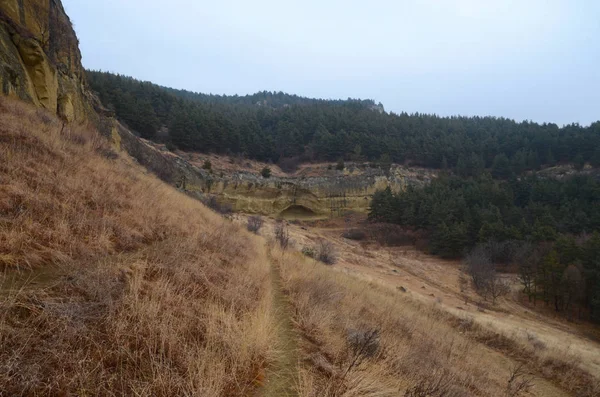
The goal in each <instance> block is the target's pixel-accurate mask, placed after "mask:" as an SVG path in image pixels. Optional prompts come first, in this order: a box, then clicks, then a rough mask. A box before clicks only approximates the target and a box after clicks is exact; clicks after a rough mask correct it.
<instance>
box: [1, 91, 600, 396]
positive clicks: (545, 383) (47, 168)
mask: <svg viewBox="0 0 600 397" xmlns="http://www.w3.org/2000/svg"><path fill="white" fill-rule="evenodd" d="M0 112H1V113H2V116H3V117H2V118H0V131H1V134H0V137H1V139H2V145H1V146H0V159H1V160H2V163H1V164H2V167H1V168H0V178H1V180H2V190H1V191H0V197H2V201H0V203H1V212H0V213H1V214H2V218H1V221H2V223H1V224H0V225H1V228H0V252H1V253H2V255H1V256H0V260H1V264H2V283H1V287H0V307H1V309H2V310H0V313H1V314H0V340H1V341H2V344H1V345H0V346H1V347H0V363H1V364H0V390H3V391H6V392H7V393H8V394H9V395H55V394H77V395H106V396H112V395H115V396H116V395H132V396H133V395H137V396H140V395H141V396H151V395H152V396H172V395H202V396H204V395H206V396H248V395H266V396H280V395H284V394H283V393H289V394H288V395H298V396H306V397H308V396H314V395H319V396H321V395H322V396H402V395H404V396H412V397H414V396H421V395H423V394H419V393H424V391H428V393H429V395H432V396H439V397H441V396H447V395H456V396H466V395H478V396H498V395H502V394H507V395H511V396H518V395H533V396H568V395H572V396H589V397H591V396H594V395H596V392H597V391H598V390H600V385H599V384H598V378H599V376H600V374H598V373H597V372H595V371H596V370H595V368H596V365H597V364H594V361H593V356H592V357H591V358H590V357H588V356H585V361H582V362H581V364H580V361H579V360H580V358H578V356H577V354H579V353H578V352H579V350H577V351H574V352H569V353H568V354H566V353H565V352H564V350H561V349H557V350H555V349H554V348H553V349H546V348H545V347H543V348H539V347H536V346H538V344H540V343H542V342H540V343H538V344H533V345H532V342H531V341H529V340H528V339H525V340H523V339H521V336H519V338H520V339H518V340H517V341H512V339H511V338H512V336H511V335H512V334H511V330H515V331H516V330H517V329H518V328H511V327H515V326H514V325H510V324H512V323H502V324H503V325H504V326H507V327H508V330H503V331H502V332H503V333H502V334H497V333H496V332H497V331H493V330H492V331H490V330H489V328H488V327H487V326H485V323H482V324H481V325H480V324H479V322H477V323H473V320H471V319H470V317H469V316H466V317H463V316H462V315H459V316H457V315H455V314H453V313H452V312H449V309H448V307H446V306H441V305H440V303H438V301H436V300H435V299H433V300H430V299H429V298H426V299H425V300H423V299H422V298H421V297H420V293H419V294H407V293H406V292H405V291H406V288H405V287H404V286H406V287H409V286H410V287H409V288H411V287H412V288H418V285H421V283H424V285H425V284H426V285H428V286H431V288H434V287H435V286H439V284H437V283H436V282H435V281H434V280H435V278H436V277H438V275H436V274H435V273H431V272H429V271H428V270H427V268H426V267H423V265H421V264H419V263H418V262H414V263H413V265H412V266H416V267H415V268H413V269H412V272H413V273H410V274H411V276H410V277H411V278H412V277H414V281H413V282H410V283H409V282H408V280H406V281H402V284H401V285H404V286H402V288H400V286H401V285H398V284H396V282H397V281H394V283H393V284H391V285H390V284H385V283H384V284H380V281H374V280H378V277H380V276H379V275H380V274H383V273H386V274H387V273H388V272H391V273H390V274H392V276H391V277H395V273H394V272H393V271H392V270H391V268H390V267H389V266H390V265H389V264H387V262H385V261H383V262H382V261H381V260H382V259H381V258H382V257H381V255H382V252H385V251H379V249H378V248H377V245H364V246H362V247H361V245H360V244H352V243H350V245H348V244H349V243H348V242H347V240H345V239H340V238H338V237H336V236H337V235H338V233H339V231H336V230H335V229H331V230H330V231H328V229H326V228H325V229H319V227H318V225H313V224H306V226H302V227H300V226H289V233H290V236H291V238H292V241H291V242H290V244H289V245H288V244H286V248H287V249H282V248H279V245H280V244H279V243H278V241H280V240H279V238H276V235H277V230H279V226H277V224H276V223H274V222H273V221H268V222H267V225H266V226H264V227H263V229H262V230H259V234H261V235H262V236H264V238H263V237H256V236H252V235H250V234H248V233H246V232H245V231H242V230H241V228H240V227H239V226H236V223H235V222H231V221H229V220H226V219H224V218H222V217H220V216H218V215H216V214H214V213H212V212H211V211H210V210H208V209H207V208H206V207H204V206H203V205H202V204H201V203H200V202H198V201H197V200H194V199H192V198H189V197H188V196H186V195H185V194H183V193H182V192H180V191H177V190H175V189H173V188H172V187H169V186H168V185H166V184H164V183H163V182H161V181H159V180H158V179H156V178H155V177H154V176H152V175H151V174H148V173H147V172H146V171H145V170H144V169H143V168H141V167H140V166H139V165H137V164H136V163H135V162H133V161H132V160H131V158H129V157H128V155H127V154H125V153H118V152H116V151H115V150H114V149H113V148H112V147H111V146H110V144H109V143H108V142H107V140H106V139H105V138H103V137H101V136H100V135H98V133H97V132H95V131H94V130H93V129H90V128H84V127H75V126H64V125H63V124H62V123H61V122H60V121H59V120H58V119H56V118H55V117H54V116H52V115H50V114H48V113H46V112H45V111H41V110H39V109H36V108H34V107H31V106H30V105H25V104H22V103H19V102H15V101H13V100H7V99H4V98H1V99H0ZM241 220H242V221H244V222H245V220H244V219H243V218H242V219H241ZM340 221H342V222H343V220H340ZM313 228H314V229H313ZM322 238H326V239H328V240H330V241H332V242H333V243H334V244H335V247H336V250H339V251H338V252H340V254H341V257H340V264H339V267H338V266H334V267H326V266H324V265H322V264H319V263H318V262H315V261H313V260H312V259H308V258H305V257H303V256H302V255H300V254H299V253H298V252H297V251H296V250H300V249H302V248H303V247H307V246H308V247H310V246H311V244H313V243H314V242H318V241H320V240H319V239H322ZM265 242H266V246H265ZM390 255H391V252H390ZM397 255H403V254H402V251H401V250H400V251H397ZM384 256H385V254H384ZM356 265H357V266H356ZM349 266H350V268H349ZM403 266H404V265H403ZM409 267H410V266H409ZM349 269H350V270H351V272H350V274H346V273H348V271H349ZM377 269H379V270H377ZM382 269H385V270H383V273H381V270H382ZM419 269H420V270H419ZM421 270H423V271H425V273H424V274H423V275H419V274H418V273H414V272H419V271H421ZM454 271H455V270H454V269H453V270H450V269H448V271H447V272H454ZM444 273H446V271H444V272H441V273H439V274H440V275H443V274H444ZM413 275H414V276H413ZM374 276H376V278H375V279H374V278H373V277H374ZM432 277H433V279H432ZM402 280H405V279H404V278H403V279H402ZM435 288H442V287H441V286H439V287H435ZM452 290H454V288H452ZM441 291H447V290H445V289H441ZM426 293H427V294H429V293H431V291H429V290H428V291H427V292H426ZM453 293H454V294H457V295H456V296H455V297H454V298H452V299H461V298H460V295H458V292H453ZM436 294H437V292H436ZM448 299H450V298H448ZM471 299H473V301H471V302H474V300H475V299H477V298H476V295H474V294H471V295H470V298H469V300H471ZM450 302H453V301H452V300H449V304H452V303H450ZM481 305H484V304H483V303H481ZM484 307H486V309H484ZM473 310H475V309H474V308H473ZM481 310H482V311H488V310H489V311H490V313H502V311H499V312H496V309H495V308H494V307H493V306H489V304H486V306H482V308H481ZM510 310H519V309H514V308H513V309H510ZM476 313H477V311H476ZM493 315H494V316H496V315H497V314H493ZM482 318H485V317H482ZM528 318H529V317H528ZM477 321H481V320H479V319H478V320H477ZM530 321H533V320H530ZM536 321H537V322H536ZM539 321H540V320H539V319H538V320H535V321H534V322H533V323H531V328H530V331H529V333H530V334H532V335H539V336H532V337H531V338H537V337H539V338H541V339H542V340H546V339H545V338H546V331H543V328H542V325H541V324H542V323H540V322H539ZM538 327H539V329H538ZM519 332H522V331H519ZM538 332H539V333H538ZM565 332H567V334H568V335H570V332H575V331H565ZM369 335H371V336H369ZM502 335H504V336H502ZM519 335H521V333H519ZM528 335H529V334H528ZM548 335H550V334H548ZM552 335H554V334H552ZM365 338H366V339H365ZM572 338H575V337H574V336H573V337H572ZM533 340H534V341H535V339H533ZM573 340H577V343H581V344H582V347H581V348H582V349H583V350H585V349H586V346H587V349H596V348H597V344H596V343H595V342H592V341H591V340H589V339H580V338H577V339H573ZM536 343H537V342H536ZM521 344H524V346H527V350H526V351H525V352H523V351H521V350H519V346H521ZM544 346H545V345H544ZM578 346H579V345H578ZM578 349H579V347H578ZM590 360H591V361H590ZM519 363H522V364H523V365H522V366H520V365H518V364H519ZM432 374H433V375H432ZM511 379H512V380H511ZM520 385H522V387H523V388H521V386H520ZM525 391H527V393H525ZM449 393H450V394H449ZM426 395H427V394H426Z"/></svg>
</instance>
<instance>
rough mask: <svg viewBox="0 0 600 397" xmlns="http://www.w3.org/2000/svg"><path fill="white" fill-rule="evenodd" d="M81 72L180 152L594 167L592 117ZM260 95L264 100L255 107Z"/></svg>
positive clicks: (136, 123)
mask: <svg viewBox="0 0 600 397" xmlns="http://www.w3.org/2000/svg"><path fill="white" fill-rule="evenodd" d="M88 78H89V81H90V84H91V86H92V88H93V89H94V90H95V91H96V92H98V94H99V96H100V98H101V99H102V101H103V103H104V104H105V105H107V106H111V107H113V108H114V109H115V111H116V114H117V117H119V119H121V120H122V121H124V122H125V123H127V124H128V125H129V126H130V127H131V128H132V129H134V130H136V131H137V132H138V133H140V134H141V135H142V136H144V137H146V138H149V139H157V136H158V139H161V140H167V141H170V142H171V143H172V144H173V145H174V146H176V147H178V148H180V149H184V150H191V151H200V152H216V153H237V154H245V155H246V156H248V157H250V158H253V159H257V160H263V161H269V160H270V161H273V162H280V161H283V160H285V159H290V158H293V159H295V160H296V161H297V162H307V161H315V160H317V161H318V160H326V161H336V160H338V159H339V158H344V159H346V160H356V161H360V160H370V161H383V162H386V161H387V162H389V161H393V162H395V163H400V164H402V163H408V164H413V165H420V166H425V167H430V168H450V169H454V170H455V171H456V172H457V173H459V174H461V175H465V176H469V175H470V174H471V173H477V172H479V171H480V170H483V169H485V168H487V169H489V168H492V167H493V166H494V164H495V163H499V162H500V163H501V162H506V163H507V164H508V168H509V170H508V171H509V172H510V173H514V174H521V173H522V172H524V171H528V170H538V169H539V168H540V167H541V166H552V165H556V164H562V163H574V164H576V165H577V166H578V167H583V166H584V165H585V164H586V163H591V164H592V165H594V166H598V165H599V164H600V149H598V148H600V123H594V124H592V125H591V126H587V127H585V126H580V125H577V124H572V125H567V126H564V127H559V126H557V125H555V124H536V123H532V122H527V121H525V122H520V123H519V122H515V121H513V120H508V119H503V118H494V117H438V116H436V115H427V114H406V113H402V114H393V113H385V112H383V111H381V110H382V109H381V108H379V107H377V106H375V107H374V105H375V104H374V102H373V101H358V100H348V101H322V100H307V99H300V98H297V97H295V96H290V95H285V94H281V93H259V94H256V95H254V96H247V97H226V96H220V97H217V96H210V95H198V94H193V93H188V92H183V91H173V90H170V89H165V88H162V87H159V86H157V85H154V84H152V83H150V82H141V81H138V80H135V79H133V78H130V77H124V76H118V75H113V74H110V73H100V72H88ZM263 97H264V98H265V99H264V100H265V101H267V102H266V104H267V105H268V106H260V104H261V103H260V101H261V99H262V98H263ZM255 99H258V101H257V102H259V103H258V104H257V103H253V102H254V100H255ZM288 101H289V103H288ZM282 102H284V104H283V106H281V103H282ZM165 128H166V129H165Z"/></svg>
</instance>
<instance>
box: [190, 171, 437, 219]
mask: <svg viewBox="0 0 600 397" xmlns="http://www.w3.org/2000/svg"><path fill="white" fill-rule="evenodd" d="M200 171H202V172H201V173H197V174H196V176H195V177H189V178H188V180H187V185H186V189H187V190H190V191H195V192H199V193H201V194H203V195H214V196H216V197H217V199H218V200H219V201H220V202H222V203H227V204H230V205H231V206H232V208H233V209H234V210H235V211H239V212H245V213H255V214H262V215H270V216H283V217H285V216H286V213H287V212H288V211H292V212H294V211H293V210H294V209H298V210H301V211H299V212H301V213H302V216H306V217H315V218H324V217H330V216H337V215H341V214H343V213H344V212H346V211H354V212H367V211H368V210H369V205H370V202H371V198H372V196H373V194H374V193H375V192H376V191H377V190H381V189H385V188H386V187H388V186H389V187H390V188H391V189H392V190H394V191H400V190H403V189H405V188H406V187H407V186H408V185H418V186H422V185H425V184H428V183H429V182H430V181H431V179H432V178H435V177H436V175H435V173H434V172H431V171H427V170H423V169H411V168H407V167H401V166H393V167H392V169H391V170H390V172H388V173H384V172H383V171H381V170H370V171H369V172H364V171H362V172H354V173H353V172H345V173H342V172H340V173H338V175H335V176H331V175H329V176H320V177H304V178H302V177H289V178H279V177H271V178H262V177H260V176H258V175H254V174H249V173H232V174H229V175H218V176H216V175H213V174H209V173H207V172H206V171H204V170H200ZM290 215H291V216H292V217H293V216H294V214H293V213H292V214H290Z"/></svg>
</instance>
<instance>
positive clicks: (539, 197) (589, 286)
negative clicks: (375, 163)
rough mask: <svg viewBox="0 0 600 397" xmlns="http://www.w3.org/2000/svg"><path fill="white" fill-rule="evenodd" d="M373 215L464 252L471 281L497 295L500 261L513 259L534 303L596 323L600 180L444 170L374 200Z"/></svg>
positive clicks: (436, 249) (443, 250) (450, 251)
mask: <svg viewBox="0 0 600 397" xmlns="http://www.w3.org/2000/svg"><path fill="white" fill-rule="evenodd" d="M369 216H370V218H371V219H374V220H377V221H385V222H391V223H397V224H400V225H403V226H405V227H409V228H411V229H413V230H416V231H420V232H421V233H423V234H424V235H425V236H426V237H427V248H428V250H429V251H430V253H432V254H435V255H439V256H442V257H446V258H460V257H465V263H466V265H467V268H468V270H469V274H470V275H471V276H472V277H473V284H474V286H475V287H476V288H477V289H479V288H480V289H481V290H482V291H483V292H484V293H486V294H491V296H492V298H494V299H495V297H496V294H499V293H501V292H502V287H503V286H502V285H501V283H498V280H497V279H496V277H495V268H496V266H497V265H498V264H503V263H504V264H513V263H514V264H516V266H517V271H518V272H519V277H520V279H521V281H522V283H523V287H524V290H525V292H526V293H527V295H528V297H529V299H530V300H531V301H532V302H537V301H542V302H545V303H546V304H548V305H552V306H553V307H554V308H555V310H557V311H566V312H568V313H571V312H572V311H573V310H575V309H577V310H579V314H580V315H581V309H583V310H584V311H585V312H586V313H588V314H589V316H590V317H591V318H592V319H594V320H595V321H599V322H600V233H599V232H600V182H599V181H598V179H597V178H596V177H593V176H582V175H579V176H573V177H570V178H567V179H563V180H557V179H552V178H541V177H538V176H536V175H523V176H521V177H518V178H517V177H512V178H510V179H508V180H498V179H494V178H492V176H491V175H490V174H489V173H484V174H482V175H479V176H477V177H473V178H465V177H461V176H458V175H449V174H442V175H441V176H440V177H439V178H438V179H435V180H433V181H432V182H431V184H430V185H428V186H426V187H423V188H415V187H410V186H409V187H408V188H407V189H406V190H405V191H403V192H399V193H394V192H392V191H391V190H390V189H389V188H388V189H386V190H383V191H379V192H377V193H376V194H375V195H374V197H373V200H372V204H371V210H370V214H369Z"/></svg>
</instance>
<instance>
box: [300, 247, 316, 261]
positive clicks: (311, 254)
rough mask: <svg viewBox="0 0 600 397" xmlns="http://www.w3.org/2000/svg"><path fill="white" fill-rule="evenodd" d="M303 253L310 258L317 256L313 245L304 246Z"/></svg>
mask: <svg viewBox="0 0 600 397" xmlns="http://www.w3.org/2000/svg"><path fill="white" fill-rule="evenodd" d="M302 254H304V255H306V256H308V257H309V258H313V259H314V258H315V256H316V254H315V249H314V248H313V247H303V248H302Z"/></svg>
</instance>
